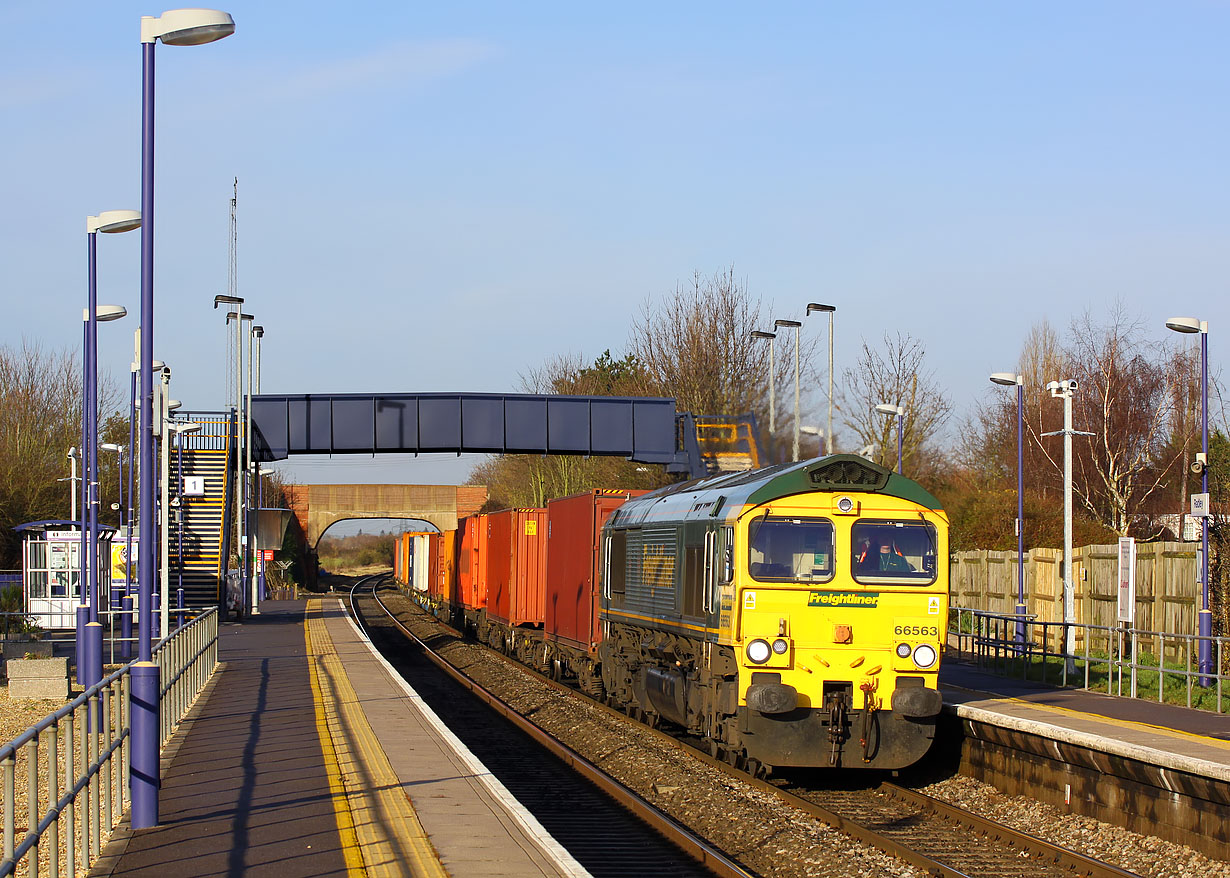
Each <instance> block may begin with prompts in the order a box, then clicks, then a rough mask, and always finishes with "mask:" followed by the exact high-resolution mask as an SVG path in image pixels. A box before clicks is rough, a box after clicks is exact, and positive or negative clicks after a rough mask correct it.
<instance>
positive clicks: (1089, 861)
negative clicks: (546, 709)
mask: <svg viewBox="0 0 1230 878" xmlns="http://www.w3.org/2000/svg"><path fill="white" fill-rule="evenodd" d="M386 578H387V577H386ZM377 601H378V602H380V601H379V598H377ZM381 606H382V607H383V606H384V605H383V603H382V602H381ZM385 612H389V611H388V610H387V608H386V609H385ZM390 615H391V614H390ZM432 619H433V621H434V622H435V623H436V624H438V625H440V626H441V627H443V628H446V629H448V630H449V631H452V632H454V633H456V634H457V636H458V637H464V634H463V633H462V632H459V631H457V630H456V629H455V628H452V627H451V626H450V625H448V624H447V623H445V622H442V621H440V620H439V619H436V618H435V617H432ZM397 624H398V625H399V627H401V623H400V622H398V623H397ZM478 645H480V646H481V645H482V644H478ZM424 648H426V647H424ZM487 652H488V653H489V654H491V655H493V656H495V657H496V658H497V659H499V660H501V661H503V662H505V663H507V664H509V665H513V666H515V667H517V668H518V669H520V670H522V671H523V672H528V673H530V674H532V675H534V676H535V677H537V678H538V679H539V680H540V681H541V682H543V683H546V684H547V685H548V686H550V687H552V688H553V689H556V690H558V691H561V692H567V693H569V694H572V695H582V696H584V697H585V698H586V699H587V702H588V703H590V704H592V705H594V706H597V707H598V708H600V709H601V710H603V711H605V712H607V713H608V714H610V715H612V716H617V717H620V718H623V719H627V718H628V715H627V714H625V713H624V712H623V711H621V710H619V709H617V708H614V707H612V706H610V705H608V704H605V703H603V702H601V701H596V700H594V699H592V698H590V697H589V696H586V695H584V693H583V692H581V691H580V690H579V689H577V688H575V687H573V686H569V685H567V684H566V683H562V682H559V681H557V680H553V679H551V677H549V676H547V675H545V674H542V673H540V672H539V671H537V670H535V669H534V668H531V667H529V666H528V665H524V664H522V663H521V662H519V661H516V660H515V659H513V658H511V657H509V656H506V655H504V654H503V653H501V652H499V651H497V650H492V649H488V650H487ZM441 660H443V659H441ZM640 725H641V726H642V727H643V728H644V729H646V730H648V731H649V732H650V733H652V734H653V735H655V736H658V737H659V738H660V739H661V740H662V741H663V742H673V743H675V744H679V745H682V746H685V747H687V748H688V750H689V752H690V753H691V754H692V755H694V756H695V757H696V758H697V759H699V760H701V761H702V762H704V763H706V764H707V765H710V766H712V767H713V768H716V769H718V770H720V771H722V772H724V773H726V774H727V775H729V776H731V777H735V778H738V779H739V780H741V781H742V782H744V783H747V784H750V785H752V786H753V787H755V788H756V789H758V790H761V791H762V792H766V793H769V794H771V795H774V796H776V797H778V798H779V799H781V800H783V801H785V802H786V803H787V804H789V805H790V806H791V807H793V808H796V809H797V810H800V811H803V812H805V813H807V814H810V815H811V816H813V817H815V818H816V819H817V820H819V821H821V822H822V823H825V824H827V825H828V826H831V827H832V828H834V829H836V830H838V831H840V832H844V833H846V834H847V835H850V836H852V837H854V838H856V839H858V840H859V841H861V842H863V843H864V844H867V845H869V846H871V847H874V848H877V849H879V850H881V851H883V852H884V853H887V854H889V855H891V856H894V857H897V858H899V859H901V860H904V861H906V862H908V863H909V864H910V865H912V866H915V867H916V868H918V869H922V870H923V871H925V872H926V873H927V874H928V875H934V876H939V878H974V876H970V875H969V874H968V873H965V872H962V871H961V870H959V869H956V868H954V867H952V866H950V865H948V864H946V863H943V862H940V861H938V860H935V859H933V858H931V857H928V856H926V855H925V854H922V853H920V852H918V851H915V850H912V849H910V848H908V847H906V846H905V845H903V844H902V843H901V842H899V841H897V840H895V839H893V838H891V837H889V836H886V835H884V834H882V833H880V832H877V831H876V830H874V829H871V828H869V827H867V826H864V825H863V824H861V823H859V822H857V821H855V820H851V819H850V818H849V817H845V816H843V815H841V814H838V813H836V812H835V811H832V810H831V809H828V808H825V807H824V806H823V805H820V804H818V803H816V802H812V801H810V800H808V799H805V798H802V797H800V796H797V795H795V794H794V793H791V792H788V791H787V790H783V789H782V788H781V787H778V786H775V785H773V784H771V783H768V782H767V781H765V780H762V779H760V778H756V777H753V776H751V775H750V774H748V773H746V772H745V771H742V770H741V769H739V768H737V767H736V766H733V765H731V764H730V763H728V762H725V761H723V760H721V759H718V758H716V757H714V756H711V755H709V754H708V753H707V752H705V751H704V750H701V749H699V748H697V747H695V746H693V745H692V744H690V743H689V742H687V741H685V740H680V739H679V738H678V737H675V736H674V735H670V734H668V733H667V732H664V731H662V730H660V729H656V728H653V727H651V726H648V725H646V724H645V723H640ZM878 789H879V791H880V792H883V793H885V794H886V795H888V796H891V797H895V798H897V799H898V800H901V801H905V802H909V803H910V804H912V805H914V806H915V807H919V808H923V809H925V810H928V811H931V812H932V813H934V814H936V815H938V816H941V817H943V818H945V819H947V820H951V821H953V822H954V823H957V824H959V825H961V826H964V827H966V828H968V829H971V830H973V831H975V832H977V833H979V834H980V835H983V836H986V837H990V838H995V839H998V840H999V841H1001V842H1003V843H1005V844H1006V845H1008V846H1010V847H1013V848H1015V849H1017V850H1026V851H1029V852H1030V853H1032V854H1034V855H1035V856H1037V857H1038V858H1040V859H1045V860H1049V861H1050V862H1052V863H1054V864H1056V865H1058V866H1059V867H1060V868H1065V869H1068V870H1069V871H1071V872H1072V873H1073V874H1075V875H1083V876H1087V878H1140V876H1139V875H1137V873H1135V872H1130V871H1127V870H1124V869H1120V868H1118V867H1117V866H1114V865H1112V864H1110V863H1106V862H1103V861H1101V860H1097V859H1094V858H1093V857H1089V856H1086V855H1084V854H1081V853H1079V852H1077V851H1074V850H1072V849H1070V848H1065V847H1063V846H1061V845H1057V844H1054V843H1052V842H1049V841H1046V840H1045V839H1042V838H1039V837H1037V836H1034V835H1030V834H1028V833H1025V832H1021V831H1019V830H1016V829H1013V828H1012V827H1010V826H1007V825H1006V824H1003V823H997V822H996V821H994V820H990V819H988V818H985V817H981V816H979V815H976V814H974V813H973V812H971V811H968V810H966V809H964V808H961V807H959V806H957V805H952V804H949V803H948V802H945V801H943V800H941V799H937V798H934V797H933V796H928V795H926V794H925V793H920V792H918V791H917V790H911V789H908V788H906V787H902V786H899V785H897V784H893V783H888V782H884V783H881V784H880V785H879V787H878Z"/></svg>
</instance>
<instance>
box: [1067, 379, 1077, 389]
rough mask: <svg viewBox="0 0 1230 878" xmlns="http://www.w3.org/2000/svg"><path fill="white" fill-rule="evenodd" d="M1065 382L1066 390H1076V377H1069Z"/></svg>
mask: <svg viewBox="0 0 1230 878" xmlns="http://www.w3.org/2000/svg"><path fill="white" fill-rule="evenodd" d="M1067 384H1068V390H1076V379H1075V378H1069V379H1068V382H1067Z"/></svg>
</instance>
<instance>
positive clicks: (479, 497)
mask: <svg viewBox="0 0 1230 878" xmlns="http://www.w3.org/2000/svg"><path fill="white" fill-rule="evenodd" d="M284 490H285V492H286V499H287V502H288V503H289V505H290V509H291V511H292V512H293V513H294V514H295V519H296V521H298V523H299V527H300V529H301V530H302V531H303V534H304V536H305V538H306V540H307V545H308V546H309V547H311V548H312V549H315V547H316V544H317V543H318V542H319V541H320V537H321V535H322V534H323V533H324V532H325V531H326V530H327V529H328V528H329V525H331V524H334V523H336V522H339V521H345V520H346V519H349V518H417V519H421V520H423V521H428V522H431V523H432V524H434V525H435V526H436V527H438V528H440V530H455V529H456V527H457V519H458V518H462V517H464V516H467V515H473V514H474V513H475V512H478V510H479V509H481V508H482V506H483V504H484V503H486V502H487V489H486V487H484V486H482V485H287V486H286V488H285V489H284Z"/></svg>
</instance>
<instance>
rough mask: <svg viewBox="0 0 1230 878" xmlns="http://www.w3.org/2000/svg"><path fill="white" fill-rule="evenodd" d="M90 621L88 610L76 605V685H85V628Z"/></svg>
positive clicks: (83, 606) (85, 607)
mask: <svg viewBox="0 0 1230 878" xmlns="http://www.w3.org/2000/svg"><path fill="white" fill-rule="evenodd" d="M89 621H90V608H89V607H87V606H86V605H85V604H78V605H77V643H76V649H77V684H78V685H81V686H84V685H85V626H86V624H87V623H88V622H89Z"/></svg>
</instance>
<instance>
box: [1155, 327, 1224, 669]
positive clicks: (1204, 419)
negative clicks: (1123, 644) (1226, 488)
mask: <svg viewBox="0 0 1230 878" xmlns="http://www.w3.org/2000/svg"><path fill="white" fill-rule="evenodd" d="M1166 328H1167V329H1173V330H1174V331H1175V332H1184V333H1194V332H1198V333H1200V458H1199V459H1198V462H1199V464H1200V493H1201V495H1202V496H1203V499H1204V515H1203V516H1201V519H1200V548H1201V552H1200V612H1199V613H1198V614H1197V618H1198V622H1197V627H1196V631H1197V632H1198V633H1199V635H1200V640H1199V645H1198V647H1197V666H1198V667H1199V669H1200V685H1201V686H1208V685H1210V683H1211V680H1210V679H1209V675H1210V674H1212V673H1213V642H1212V641H1211V640H1210V639H1209V638H1211V637H1212V636H1213V613H1212V611H1211V610H1210V609H1209V511H1210V510H1209V322H1208V321H1207V320H1199V319H1197V318H1195V317H1171V318H1170V319H1169V320H1167V321H1166Z"/></svg>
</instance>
